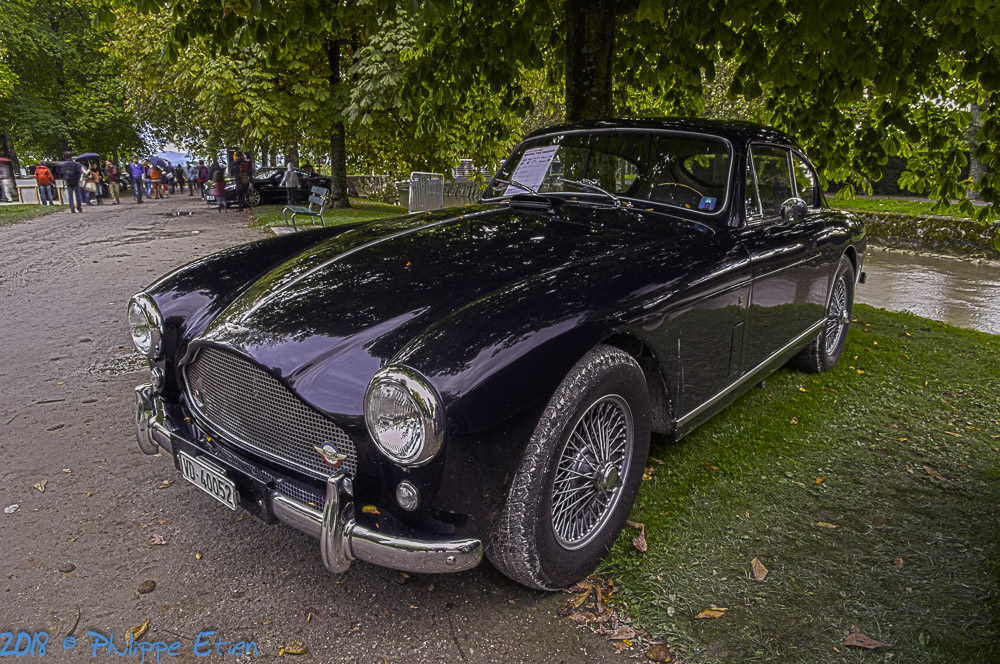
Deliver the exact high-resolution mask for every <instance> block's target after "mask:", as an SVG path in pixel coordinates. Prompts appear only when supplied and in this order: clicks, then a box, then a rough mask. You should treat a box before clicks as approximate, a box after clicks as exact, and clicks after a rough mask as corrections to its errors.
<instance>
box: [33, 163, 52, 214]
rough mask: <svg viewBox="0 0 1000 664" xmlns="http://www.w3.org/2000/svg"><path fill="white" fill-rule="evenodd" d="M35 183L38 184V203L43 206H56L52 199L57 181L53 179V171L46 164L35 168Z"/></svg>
mask: <svg viewBox="0 0 1000 664" xmlns="http://www.w3.org/2000/svg"><path fill="white" fill-rule="evenodd" d="M35 182H37V183H38V202H39V203H41V204H42V205H55V202H54V201H53V199H52V185H54V184H55V183H56V179H55V178H54V177H52V171H50V170H49V168H48V166H46V165H45V164H38V166H35Z"/></svg>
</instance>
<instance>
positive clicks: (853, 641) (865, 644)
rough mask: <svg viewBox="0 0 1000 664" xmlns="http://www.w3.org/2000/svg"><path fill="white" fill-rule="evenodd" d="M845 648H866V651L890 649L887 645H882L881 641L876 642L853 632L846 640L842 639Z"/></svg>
mask: <svg viewBox="0 0 1000 664" xmlns="http://www.w3.org/2000/svg"><path fill="white" fill-rule="evenodd" d="M844 645H845V646H854V647H855V648H867V649H868V650H875V649H876V648H890V647H891V646H890V645H889V644H888V643H882V642H881V641H876V640H875V639H873V638H871V637H870V636H865V635H864V634H862V633H861V632H855V633H854V634H848V635H847V638H846V639H844Z"/></svg>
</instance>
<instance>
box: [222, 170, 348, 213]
mask: <svg viewBox="0 0 1000 664" xmlns="http://www.w3.org/2000/svg"><path fill="white" fill-rule="evenodd" d="M295 172H296V173H298V176H299V187H298V188H297V189H296V190H295V195H294V197H293V198H294V202H296V203H301V202H303V201H308V200H309V192H310V190H311V189H312V188H313V187H323V188H324V189H326V190H327V191H329V190H330V178H328V177H324V176H322V175H315V174H313V173H309V172H307V171H303V170H298V169H296V171H295ZM284 175H285V169H284V168H261V169H259V170H258V171H257V172H256V173H254V174H253V177H251V178H250V185H251V186H250V188H249V189H247V193H246V200H244V201H243V204H244V205H248V206H250V207H257V206H258V205H263V204H265V203H285V202H287V201H288V190H287V189H285V188H284V187H282V186H281V179H282V177H284ZM211 184H212V183H211V182H209V183H208V185H206V188H205V200H206V201H207V202H208V204H209V205H218V201H217V199H216V197H215V190H214V189H213V188H212V186H211ZM237 203H238V201H237V200H236V182H235V181H233V180H230V181H228V182H226V202H225V206H226V207H229V206H231V205H236V204H237Z"/></svg>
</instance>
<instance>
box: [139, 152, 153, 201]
mask: <svg viewBox="0 0 1000 664" xmlns="http://www.w3.org/2000/svg"><path fill="white" fill-rule="evenodd" d="M142 182H143V184H144V185H146V198H149V197H150V196H152V195H153V180H152V179H151V178H150V166H149V162H148V161H144V162H143V163H142Z"/></svg>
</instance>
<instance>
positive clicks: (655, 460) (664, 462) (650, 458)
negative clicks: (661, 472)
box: [648, 457, 667, 466]
mask: <svg viewBox="0 0 1000 664" xmlns="http://www.w3.org/2000/svg"><path fill="white" fill-rule="evenodd" d="M648 458H649V460H650V461H652V462H653V463H655V464H656V465H657V466H665V465H667V462H666V461H660V460H659V459H657V458H656V457H648Z"/></svg>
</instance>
